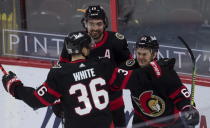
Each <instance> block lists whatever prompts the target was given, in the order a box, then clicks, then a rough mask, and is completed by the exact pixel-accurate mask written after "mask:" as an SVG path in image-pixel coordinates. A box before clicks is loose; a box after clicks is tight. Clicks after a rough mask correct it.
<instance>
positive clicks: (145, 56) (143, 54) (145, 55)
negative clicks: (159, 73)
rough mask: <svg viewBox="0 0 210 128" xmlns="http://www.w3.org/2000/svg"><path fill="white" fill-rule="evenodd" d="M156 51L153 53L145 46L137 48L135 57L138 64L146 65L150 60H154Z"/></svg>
mask: <svg viewBox="0 0 210 128" xmlns="http://www.w3.org/2000/svg"><path fill="white" fill-rule="evenodd" d="M155 56H156V53H153V52H152V50H151V49H146V48H137V49H136V58H137V61H138V63H139V66H141V67H144V66H147V65H148V64H149V63H150V62H151V61H153V60H154V58H155Z"/></svg>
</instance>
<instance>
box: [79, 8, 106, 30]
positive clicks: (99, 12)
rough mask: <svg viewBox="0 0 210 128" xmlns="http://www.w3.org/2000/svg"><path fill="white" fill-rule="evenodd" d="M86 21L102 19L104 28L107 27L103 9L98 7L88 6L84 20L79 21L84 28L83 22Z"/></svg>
mask: <svg viewBox="0 0 210 128" xmlns="http://www.w3.org/2000/svg"><path fill="white" fill-rule="evenodd" d="M88 19H102V20H103V22H104V24H105V28H107V27H108V18H107V16H106V13H105V11H104V9H103V8H102V7H101V6H99V5H94V6H89V7H88V9H87V10H86V11H85V14H84V18H82V20H81V22H82V24H83V26H84V27H85V25H84V22H85V21H87V20H88Z"/></svg>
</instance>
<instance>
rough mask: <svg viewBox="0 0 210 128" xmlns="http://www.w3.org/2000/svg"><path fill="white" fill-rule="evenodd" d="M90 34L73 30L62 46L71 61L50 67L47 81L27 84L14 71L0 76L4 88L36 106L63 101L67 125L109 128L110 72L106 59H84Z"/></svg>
mask: <svg viewBox="0 0 210 128" xmlns="http://www.w3.org/2000/svg"><path fill="white" fill-rule="evenodd" d="M92 46H94V43H93V40H92V39H91V37H90V36H89V35H88V34H86V33H84V32H74V33H71V34H69V35H68V37H66V38H65V48H66V50H67V52H68V54H71V55H72V61H71V62H70V63H61V64H59V65H56V66H54V67H53V68H51V69H50V72H49V74H48V76H47V79H46V81H45V82H44V83H43V84H42V85H41V86H40V87H38V88H37V89H34V88H31V87H26V86H24V85H23V83H22V82H21V81H20V80H19V79H18V78H17V76H16V75H15V74H14V73H13V72H11V71H10V72H9V74H8V75H4V76H3V78H2V82H3V86H4V88H5V90H6V91H7V92H8V93H10V94H11V95H12V96H14V97H15V98H16V99H19V100H23V101H24V102H25V103H26V104H28V105H29V106H30V107H32V108H34V109H37V108H40V107H46V106H51V105H55V104H57V103H58V102H60V101H59V100H61V102H62V103H63V110H64V117H65V127H66V128H110V126H112V115H111V112H110V111H109V95H108V86H107V81H108V79H109V77H110V76H111V73H112V72H113V68H112V64H111V63H110V60H109V59H106V58H104V59H100V60H99V59H95V60H91V61H89V60H86V59H85V58H86V56H88V55H89V52H90V49H91V47H92Z"/></svg>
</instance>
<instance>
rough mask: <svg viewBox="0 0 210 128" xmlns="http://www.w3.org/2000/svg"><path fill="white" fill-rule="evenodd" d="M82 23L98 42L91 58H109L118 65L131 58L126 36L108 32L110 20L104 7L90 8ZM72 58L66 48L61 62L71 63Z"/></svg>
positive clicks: (62, 53)
mask: <svg viewBox="0 0 210 128" xmlns="http://www.w3.org/2000/svg"><path fill="white" fill-rule="evenodd" d="M81 23H82V25H83V27H84V28H85V32H87V33H88V34H89V35H90V36H91V37H92V38H93V39H94V41H95V42H96V45H95V47H94V49H93V50H91V53H90V56H89V58H101V57H107V58H109V59H110V60H111V61H113V63H116V64H117V65H119V64H121V63H122V62H124V61H126V60H127V59H129V58H131V54H130V51H129V49H128V45H127V41H126V39H125V37H124V35H122V34H120V33H118V32H111V31H106V28H107V27H108V18H107V16H106V13H105V11H104V10H103V8H102V7H100V6H99V5H96V6H89V7H88V8H87V10H86V12H85V14H84V18H82V20H81ZM70 58H71V57H70V55H69V54H68V53H67V51H66V49H65V46H64V47H63V50H62V52H61V56H60V62H69V61H71V60H70Z"/></svg>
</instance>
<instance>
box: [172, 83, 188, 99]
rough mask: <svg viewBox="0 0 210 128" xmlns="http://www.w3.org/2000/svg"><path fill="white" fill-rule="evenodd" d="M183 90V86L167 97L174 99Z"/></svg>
mask: <svg viewBox="0 0 210 128" xmlns="http://www.w3.org/2000/svg"><path fill="white" fill-rule="evenodd" d="M183 88H186V87H185V86H184V85H183V86H181V87H180V88H178V89H177V90H176V91H174V92H173V93H172V94H171V95H170V96H169V98H171V99H174V98H175V97H176V96H177V95H179V93H180V92H181V90H182V89H183Z"/></svg>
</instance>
